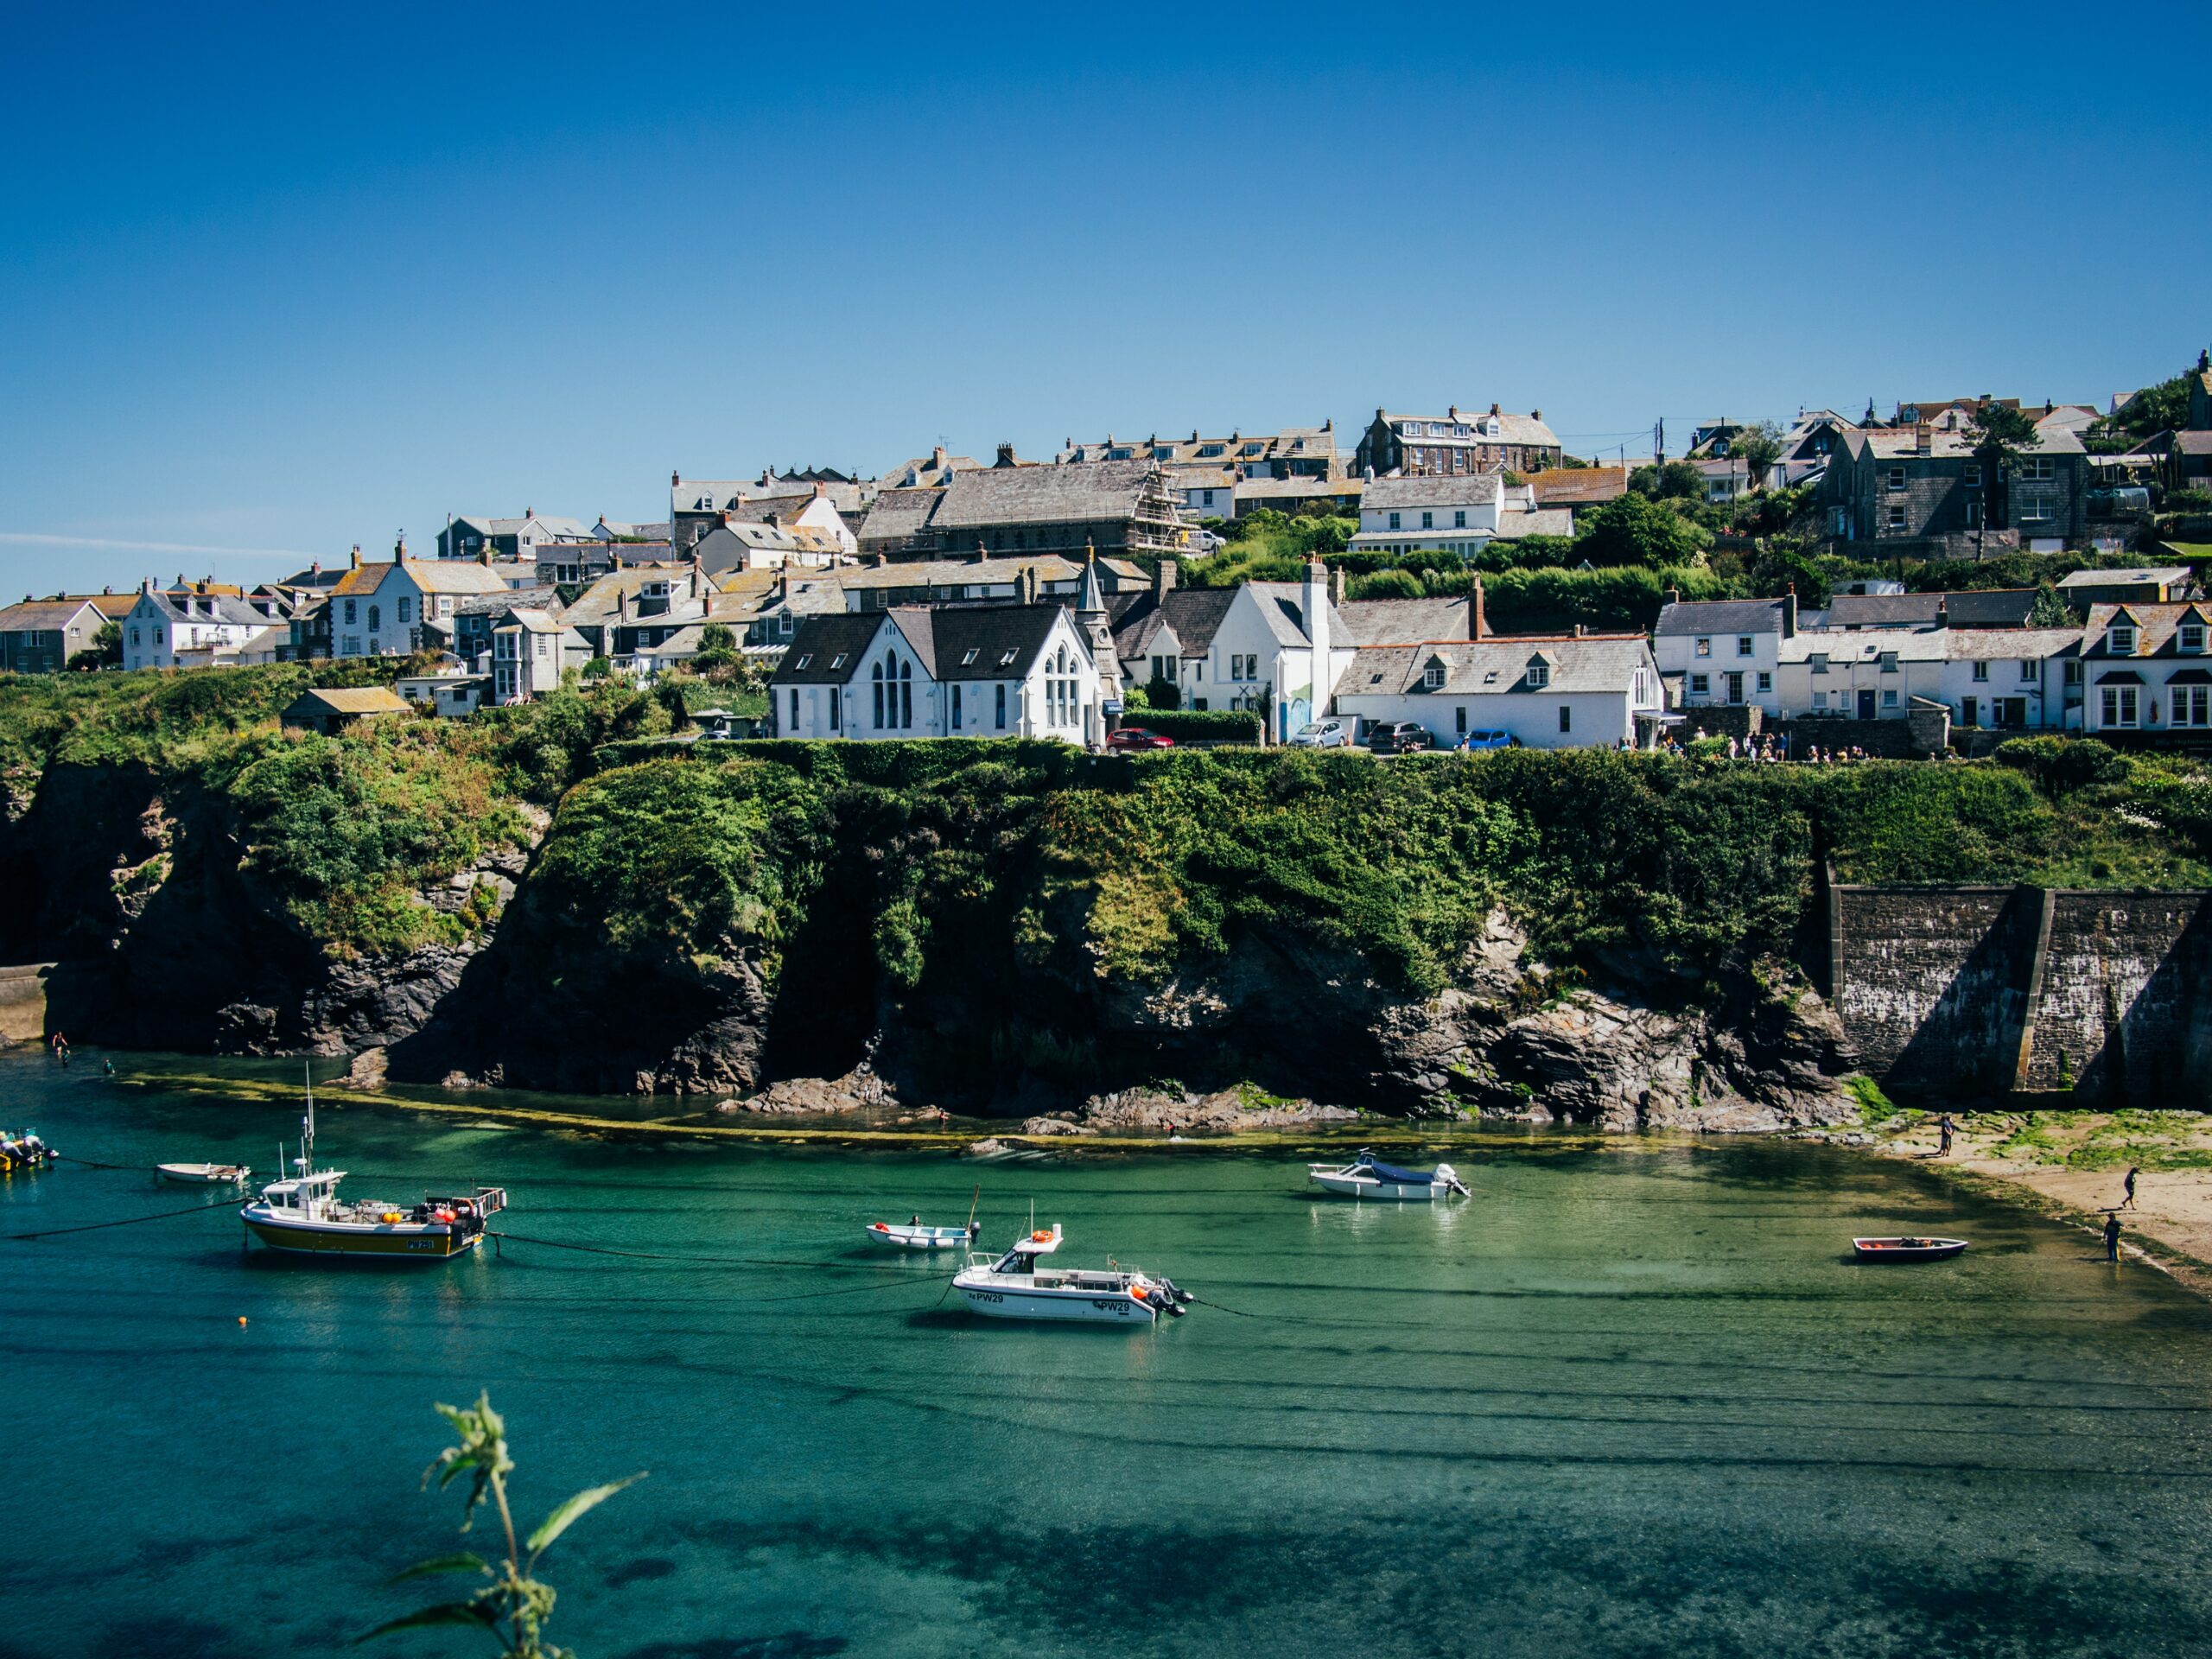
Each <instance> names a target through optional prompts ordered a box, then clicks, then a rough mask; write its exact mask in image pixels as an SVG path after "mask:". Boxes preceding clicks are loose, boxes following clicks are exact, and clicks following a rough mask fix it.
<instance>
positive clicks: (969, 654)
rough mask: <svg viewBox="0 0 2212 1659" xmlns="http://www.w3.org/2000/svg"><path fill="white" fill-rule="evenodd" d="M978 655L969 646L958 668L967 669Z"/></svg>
mask: <svg viewBox="0 0 2212 1659" xmlns="http://www.w3.org/2000/svg"><path fill="white" fill-rule="evenodd" d="M979 654H980V652H978V650H977V648H976V646H974V645H970V646H969V647H968V649H967V650H966V651H965V652H962V653H961V657H960V666H961V667H963V668H965V667H967V666H968V665H969V664H970V663H972V662H974V661H975V660H976V657H977V656H978V655H979ZM839 660H840V661H842V658H840V659H839Z"/></svg>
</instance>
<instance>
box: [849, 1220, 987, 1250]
mask: <svg viewBox="0 0 2212 1659" xmlns="http://www.w3.org/2000/svg"><path fill="white" fill-rule="evenodd" d="M866 1231H867V1234H868V1243H871V1244H896V1245H897V1246H899V1248H900V1249H907V1250H951V1249H962V1248H963V1247H965V1246H967V1245H969V1244H972V1243H975V1242H976V1232H977V1229H976V1228H974V1227H972V1226H969V1227H925V1226H923V1225H922V1219H921V1217H919V1216H917V1217H914V1219H913V1220H912V1221H911V1222H908V1223H906V1224H905V1225H903V1226H902V1225H900V1224H899V1223H897V1222H891V1221H872V1222H870V1223H868V1227H867V1229H866Z"/></svg>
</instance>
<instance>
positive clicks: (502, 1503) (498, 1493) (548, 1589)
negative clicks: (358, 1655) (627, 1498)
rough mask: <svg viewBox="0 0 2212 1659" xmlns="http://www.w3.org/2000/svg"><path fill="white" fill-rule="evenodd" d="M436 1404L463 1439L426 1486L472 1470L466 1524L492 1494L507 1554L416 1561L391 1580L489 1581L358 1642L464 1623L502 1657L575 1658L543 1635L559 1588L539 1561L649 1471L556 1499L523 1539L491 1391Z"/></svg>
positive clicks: (442, 1457)
mask: <svg viewBox="0 0 2212 1659" xmlns="http://www.w3.org/2000/svg"><path fill="white" fill-rule="evenodd" d="M437 1409H438V1414H439V1415H440V1416H441V1417H443V1418H444V1419H445V1420H446V1421H448V1422H449V1423H451V1424H452V1425H453V1426H454V1431H455V1433H456V1434H457V1435H458V1437H459V1439H460V1440H461V1444H460V1445H459V1446H448V1447H446V1449H445V1450H444V1451H442V1452H440V1453H438V1459H437V1461H436V1462H435V1463H433V1464H432V1465H430V1466H429V1468H428V1469H425V1470H424V1471H423V1485H425V1486H428V1485H429V1484H430V1477H431V1476H433V1475H435V1476H436V1477H437V1479H438V1490H439V1491H445V1489H446V1488H447V1487H448V1486H450V1485H451V1484H453V1483H454V1481H455V1480H456V1479H458V1478H460V1477H461V1476H462V1475H464V1474H465V1475H467V1477H468V1478H469V1486H468V1497H467V1502H466V1503H464V1504H463V1505H462V1507H461V1530H462V1531H463V1532H467V1530H468V1529H469V1528H470V1527H471V1526H472V1525H474V1522H475V1519H476V1510H477V1506H478V1505H479V1504H480V1503H483V1502H484V1500H485V1499H486V1497H489V1498H490V1499H491V1500H492V1506H493V1509H494V1510H496V1511H497V1512H498V1514H499V1529H500V1530H501V1531H502V1532H503V1533H504V1534H505V1535H506V1545H507V1548H506V1558H505V1560H503V1561H502V1562H501V1563H500V1566H499V1568H496V1569H495V1568H494V1567H493V1565H492V1563H491V1562H489V1561H486V1560H485V1559H484V1558H483V1557H482V1556H480V1555H475V1554H470V1553H468V1552H467V1551H462V1552H461V1553H460V1554H454V1555H440V1556H437V1557H435V1559H433V1560H427V1561H418V1562H416V1564H415V1565H414V1566H413V1567H409V1568H408V1569H407V1570H406V1571H405V1572H404V1573H400V1574H399V1575H398V1576H397V1577H396V1578H394V1579H393V1580H392V1582H393V1583H394V1584H398V1583H401V1582H404V1580H409V1579H424V1578H432V1577H436V1576H440V1575H442V1574H445V1573H473V1574H476V1575H479V1576H480V1577H482V1578H483V1579H484V1580H486V1583H485V1584H484V1586H482V1587H481V1588H480V1589H479V1590H478V1591H477V1592H476V1593H475V1594H474V1595H473V1596H471V1597H470V1598H469V1599H467V1601H447V1602H437V1603H433V1604H432V1605H429V1606H428V1607H423V1608H419V1609H417V1610H416V1611H414V1612H411V1613H409V1614H406V1615H405V1616H404V1617H403V1618H395V1619H391V1620H390V1621H388V1622H387V1623H385V1624H379V1625H378V1626H377V1628H376V1629H374V1630H371V1631H370V1632H369V1633H368V1634H367V1635H365V1636H362V1637H357V1638H356V1641H355V1645H357V1646H358V1645H359V1643H362V1642H368V1641H372V1640H373V1639H374V1638H376V1637H379V1636H385V1635H388V1634H389V1633H391V1631H394V1630H421V1629H423V1628H424V1627H426V1626H429V1625H441V1624H459V1625H463V1626H467V1627H469V1628H472V1629H474V1630H483V1631H485V1632H486V1634H488V1635H489V1636H490V1637H492V1639H493V1641H495V1642H497V1643H499V1654H500V1659H575V1656H574V1655H572V1654H570V1653H569V1650H568V1649H566V1648H557V1647H548V1646H546V1645H545V1643H544V1642H543V1640H542V1638H541V1636H540V1632H541V1631H542V1630H543V1627H544V1624H545V1621H546V1620H547V1619H548V1618H550V1617H552V1613H553V1586H551V1585H550V1584H546V1583H544V1582H543V1581H541V1580H539V1579H538V1578H537V1576H536V1575H537V1561H538V1558H539V1557H540V1556H542V1555H543V1554H545V1552H546V1551H547V1550H549V1549H550V1548H552V1547H553V1544H554V1541H555V1540H556V1539H558V1538H559V1537H560V1535H562V1534H563V1533H564V1532H566V1531H567V1530H568V1529H569V1526H570V1524H571V1523H572V1522H575V1520H576V1518H577V1517H578V1516H582V1515H583V1514H585V1513H586V1512H588V1511H589V1510H594V1509H596V1508H598V1507H599V1505H601V1503H605V1502H606V1501H607V1499H608V1498H610V1497H613V1496H614V1494H615V1493H617V1492H619V1491H621V1490H622V1489H623V1488H624V1487H625V1486H630V1485H634V1484H636V1483H638V1482H639V1481H641V1480H643V1479H644V1478H645V1475H644V1473H643V1472H642V1471H640V1472H639V1473H638V1474H634V1475H632V1476H630V1477H628V1478H626V1479H623V1480H616V1481H610V1482H608V1483H607V1484H606V1485H604V1486H592V1487H588V1488H586V1489H585V1490H584V1491H581V1492H578V1493H577V1494H576V1495H575V1497H571V1498H569V1499H568V1500H567V1501H566V1502H564V1503H556V1504H555V1505H554V1506H553V1510H552V1513H550V1515H548V1516H546V1517H545V1518H544V1519H543V1521H541V1522H538V1523H537V1531H535V1532H533V1533H531V1535H530V1536H529V1537H528V1538H527V1539H525V1540H524V1541H522V1542H520V1543H517V1542H516V1541H515V1518H514V1514H513V1511H512V1510H510V1509H509V1508H508V1507H507V1477H508V1476H509V1475H511V1474H512V1473H513V1472H514V1467H515V1462H514V1459H512V1457H510V1456H508V1455H507V1426H506V1424H505V1422H504V1421H502V1420H501V1419H500V1416H499V1413H497V1412H496V1411H493V1409H492V1398H491V1395H489V1394H488V1393H480V1394H479V1395H477V1396H476V1403H475V1404H474V1405H473V1406H440V1407H439V1408H437Z"/></svg>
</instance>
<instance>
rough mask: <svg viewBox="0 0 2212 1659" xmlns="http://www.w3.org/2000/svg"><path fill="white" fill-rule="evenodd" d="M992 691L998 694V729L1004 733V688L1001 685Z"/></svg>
mask: <svg viewBox="0 0 2212 1659" xmlns="http://www.w3.org/2000/svg"><path fill="white" fill-rule="evenodd" d="M994 689H995V690H996V691H997V693H998V728H999V730H1001V731H1004V730H1006V687H1004V686H1002V685H1001V686H998V687H995V688H994Z"/></svg>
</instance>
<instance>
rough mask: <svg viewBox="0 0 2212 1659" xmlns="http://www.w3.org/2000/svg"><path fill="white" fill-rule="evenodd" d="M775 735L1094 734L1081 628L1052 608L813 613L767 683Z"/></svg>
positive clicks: (1097, 723)
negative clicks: (814, 614)
mask: <svg viewBox="0 0 2212 1659" xmlns="http://www.w3.org/2000/svg"><path fill="white" fill-rule="evenodd" d="M768 692H769V706H770V709H771V713H772V718H773V721H774V726H775V732H776V734H777V735H778V736H779V737H798V738H817V739H818V738H855V739H863V740H867V739H877V738H915V737H1050V738H1058V739H1060V740H1062V741H1065V742H1069V743H1077V744H1086V745H1087V744H1091V743H1096V742H1100V741H1103V740H1104V738H1105V735H1106V726H1105V718H1104V715H1103V710H1102V709H1101V704H1102V702H1103V701H1104V698H1103V695H1102V687H1101V683H1100V677H1099V673H1098V671H1097V669H1096V667H1095V666H1094V665H1093V663H1092V659H1091V654H1090V645H1088V644H1087V643H1086V641H1085V639H1084V627H1083V626H1082V625H1081V623H1080V622H1079V621H1078V620H1077V617H1076V615H1075V613H1073V612H1071V611H1070V610H1069V609H1068V608H1067V607H1065V606H1064V605H1051V604H1040V605H977V606H950V607H925V606H918V605H916V606H904V605H902V606H898V607H893V609H890V610H887V611H883V612H876V613H869V612H857V613H855V612H848V613H841V614H836V615H816V616H810V617H808V618H806V619H805V620H804V621H803V622H802V623H801V624H800V625H799V629H798V636H797V637H796V638H795V639H793V640H792V641H791V649H790V650H788V651H787V652H785V653H784V660H783V661H782V662H781V663H780V664H778V665H777V669H776V672H775V675H774V676H773V677H772V678H771V679H770V681H769V683H768Z"/></svg>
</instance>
